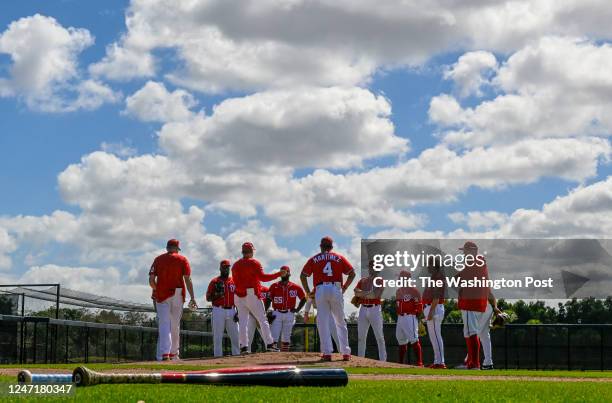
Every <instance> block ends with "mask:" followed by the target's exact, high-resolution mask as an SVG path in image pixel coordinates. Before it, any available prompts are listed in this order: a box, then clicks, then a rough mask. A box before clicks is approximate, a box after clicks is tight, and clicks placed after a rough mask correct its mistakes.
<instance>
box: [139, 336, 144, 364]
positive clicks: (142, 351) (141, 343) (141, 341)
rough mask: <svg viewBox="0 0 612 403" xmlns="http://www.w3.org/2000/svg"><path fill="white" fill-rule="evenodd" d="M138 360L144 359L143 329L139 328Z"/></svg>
mask: <svg viewBox="0 0 612 403" xmlns="http://www.w3.org/2000/svg"><path fill="white" fill-rule="evenodd" d="M140 361H144V330H142V329H140Z"/></svg>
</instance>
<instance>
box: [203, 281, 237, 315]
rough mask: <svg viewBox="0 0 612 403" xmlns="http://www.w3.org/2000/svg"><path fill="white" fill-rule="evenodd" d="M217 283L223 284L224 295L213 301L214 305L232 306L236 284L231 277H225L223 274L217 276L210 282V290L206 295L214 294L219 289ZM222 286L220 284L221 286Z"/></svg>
mask: <svg viewBox="0 0 612 403" xmlns="http://www.w3.org/2000/svg"><path fill="white" fill-rule="evenodd" d="M217 283H221V284H223V296H222V297H219V298H217V299H214V300H213V301H212V304H213V306H220V307H225V308H227V307H230V306H234V292H235V291H236V285H235V284H234V281H233V280H232V278H231V277H227V278H223V277H221V276H219V277H215V278H213V279H212V280H211V282H210V284H208V290H207V291H206V295H213V294H215V292H216V290H217ZM219 287H220V286H219Z"/></svg>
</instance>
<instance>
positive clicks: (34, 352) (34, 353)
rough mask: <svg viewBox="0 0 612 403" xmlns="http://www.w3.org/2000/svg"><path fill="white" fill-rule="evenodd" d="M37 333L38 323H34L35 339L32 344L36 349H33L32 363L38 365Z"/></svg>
mask: <svg viewBox="0 0 612 403" xmlns="http://www.w3.org/2000/svg"><path fill="white" fill-rule="evenodd" d="M37 333H38V322H34V337H33V338H32V341H33V343H32V344H33V347H34V348H33V349H32V363H33V364H36V342H37V341H38V340H36V336H37Z"/></svg>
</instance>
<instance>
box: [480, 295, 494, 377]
mask: <svg viewBox="0 0 612 403" xmlns="http://www.w3.org/2000/svg"><path fill="white" fill-rule="evenodd" d="M492 316H493V307H492V306H491V304H487V309H486V310H485V311H484V312H483V313H482V315H480V319H479V320H478V338H479V339H480V344H481V345H482V354H483V355H484V360H483V361H482V365H493V348H492V347H491V332H490V324H491V317H492Z"/></svg>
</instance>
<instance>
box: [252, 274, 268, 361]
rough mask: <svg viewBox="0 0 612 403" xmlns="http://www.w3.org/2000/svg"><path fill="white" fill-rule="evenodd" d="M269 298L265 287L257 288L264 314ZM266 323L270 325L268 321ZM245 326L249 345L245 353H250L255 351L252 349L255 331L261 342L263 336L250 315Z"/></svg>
mask: <svg viewBox="0 0 612 403" xmlns="http://www.w3.org/2000/svg"><path fill="white" fill-rule="evenodd" d="M269 297H270V289H269V288H268V287H266V286H265V285H261V286H260V287H259V299H260V300H261V302H263V304H264V310H265V311H266V312H267V311H268V309H269V308H270V298H269ZM266 316H267V315H266ZM268 323H270V321H268ZM247 326H248V328H249V345H248V349H247V351H248V352H249V353H250V352H252V351H255V350H256V349H254V348H253V340H254V339H255V331H256V330H257V331H258V332H259V336H260V337H261V339H262V340H263V334H262V333H261V329H260V328H259V326H257V320H255V317H254V316H253V315H252V314H249V323H248V325H247ZM270 331H272V326H270ZM263 347H264V350H265V347H266V346H263Z"/></svg>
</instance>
